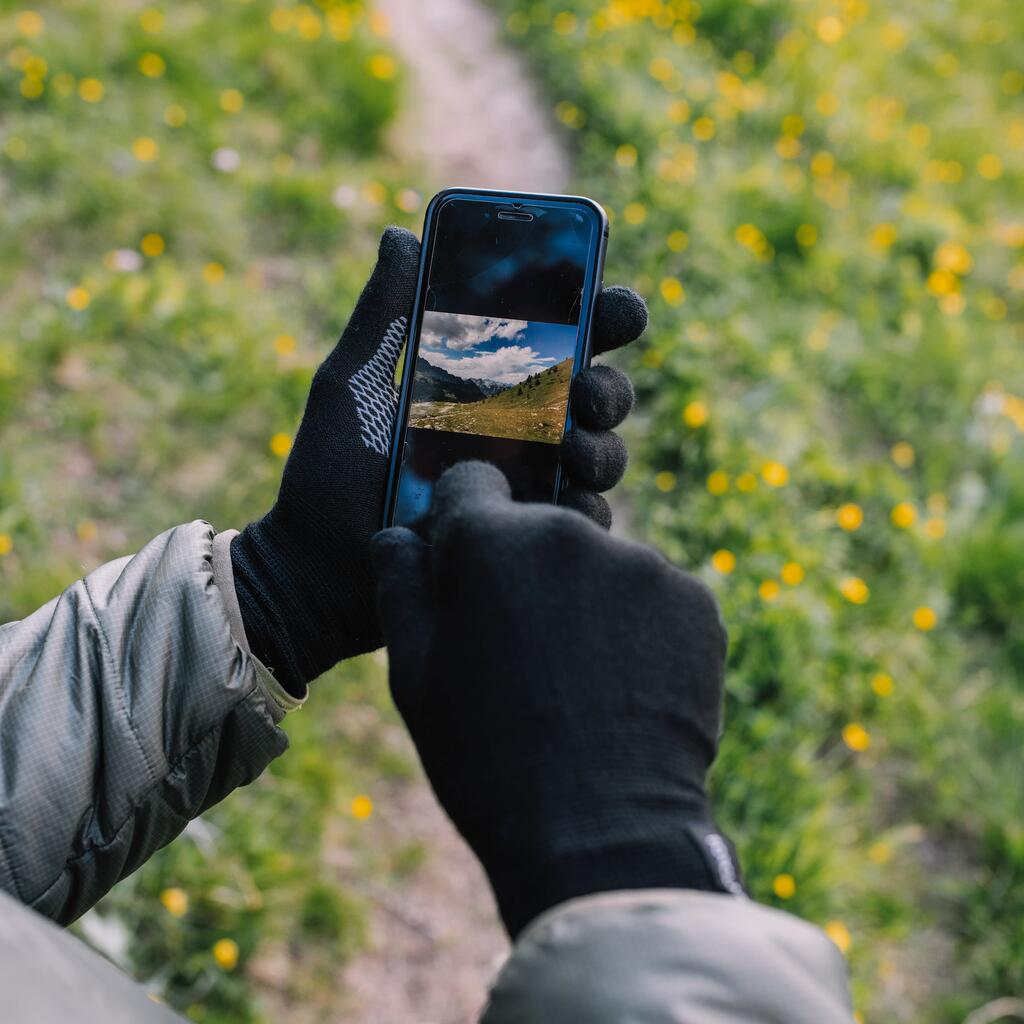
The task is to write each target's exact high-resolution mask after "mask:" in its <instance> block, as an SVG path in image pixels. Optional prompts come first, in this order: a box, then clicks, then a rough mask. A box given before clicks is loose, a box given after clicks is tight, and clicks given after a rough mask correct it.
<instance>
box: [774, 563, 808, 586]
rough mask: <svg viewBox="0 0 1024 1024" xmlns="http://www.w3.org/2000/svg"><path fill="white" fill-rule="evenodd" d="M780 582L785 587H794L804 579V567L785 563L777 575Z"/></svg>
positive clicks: (798, 564)
mask: <svg viewBox="0 0 1024 1024" xmlns="http://www.w3.org/2000/svg"><path fill="white" fill-rule="evenodd" d="M779 575H780V576H781V577H782V582H783V583H785V584H786V585H787V586H790V587H795V586H796V585H797V584H798V583H801V582H802V581H803V578H804V567H803V566H802V565H801V564H800V563H799V562H787V563H786V564H785V565H784V566H783V567H782V571H781V572H780V573H779Z"/></svg>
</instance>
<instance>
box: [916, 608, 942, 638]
mask: <svg viewBox="0 0 1024 1024" xmlns="http://www.w3.org/2000/svg"><path fill="white" fill-rule="evenodd" d="M913 620H914V625H915V626H916V627H917V628H918V629H919V630H921V632H922V633H927V632H929V631H930V630H933V629H934V628H935V627H936V625H937V624H938V621H939V617H938V616H937V615H936V614H935V612H934V610H933V609H931V608H929V607H928V606H927V605H921V607H920V608H915V609H914V615H913Z"/></svg>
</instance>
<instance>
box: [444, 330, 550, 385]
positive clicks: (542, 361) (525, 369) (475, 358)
mask: <svg viewBox="0 0 1024 1024" xmlns="http://www.w3.org/2000/svg"><path fill="white" fill-rule="evenodd" d="M512 322H513V323H514V322H515V321H512ZM425 358H426V360H427V362H428V363H432V364H433V365H434V366H440V367H441V368H442V369H443V370H447V371H448V372H449V373H450V374H452V375H453V376H455V377H461V378H463V379H464V380H468V379H469V378H471V377H476V378H478V379H479V378H483V379H484V380H496V381H498V383H499V384H518V383H519V382H520V381H521V380H525V379H526V378H527V377H529V376H530V375H531V374H533V373H538V372H539V371H540V370H546V369H547V368H548V367H549V366H550V365H551V364H552V363H553V362H555V360H554V358H553V357H552V356H542V355H541V354H540V353H539V352H537V351H536V350H535V349H533V348H531V347H530V346H529V345H506V346H505V347H504V348H499V349H498V350H497V351H496V352H474V353H472V354H471V355H468V356H461V357H459V356H447V355H445V354H444V353H443V352H436V351H435V352H431V353H430V355H429V356H428V357H425Z"/></svg>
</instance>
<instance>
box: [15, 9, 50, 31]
mask: <svg viewBox="0 0 1024 1024" xmlns="http://www.w3.org/2000/svg"><path fill="white" fill-rule="evenodd" d="M15 25H16V26H17V28H18V31H19V32H20V33H21V34H22V35H23V36H29V37H32V36H38V35H40V34H41V33H42V31H43V29H44V28H46V22H44V21H43V16H42V15H41V14H40V13H39V12H38V11H21V13H19V15H18V17H17V19H16V20H15Z"/></svg>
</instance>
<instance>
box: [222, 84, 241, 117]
mask: <svg viewBox="0 0 1024 1024" xmlns="http://www.w3.org/2000/svg"><path fill="white" fill-rule="evenodd" d="M244 106H245V97H244V96H243V95H242V94H241V93H240V92H239V91H238V90H237V89H225V90H224V91H223V92H222V93H221V94H220V109H221V110H223V111H225V112H226V113H228V114H237V113H238V112H239V111H240V110H241V109H242V107H244Z"/></svg>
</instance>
